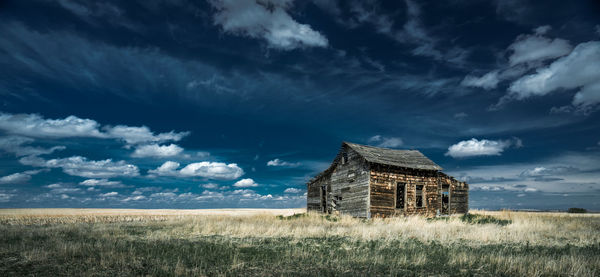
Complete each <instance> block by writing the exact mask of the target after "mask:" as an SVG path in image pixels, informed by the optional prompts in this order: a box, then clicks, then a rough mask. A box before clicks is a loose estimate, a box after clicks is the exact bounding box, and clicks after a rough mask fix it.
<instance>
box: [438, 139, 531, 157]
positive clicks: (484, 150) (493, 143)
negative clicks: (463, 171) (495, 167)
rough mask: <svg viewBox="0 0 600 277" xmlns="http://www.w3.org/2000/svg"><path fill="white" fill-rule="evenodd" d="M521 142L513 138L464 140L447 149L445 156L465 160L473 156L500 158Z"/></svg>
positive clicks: (519, 145)
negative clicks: (503, 153) (505, 151)
mask: <svg viewBox="0 0 600 277" xmlns="http://www.w3.org/2000/svg"><path fill="white" fill-rule="evenodd" d="M521 146H522V143H521V140H520V139H518V138H513V139H510V140H487V139H482V140H478V139H476V138H472V139H470V140H464V141H461V142H459V143H457V144H454V145H452V146H450V147H448V152H446V154H445V155H446V156H451V157H453V158H467V157H475V156H500V155H501V154H502V152H503V151H504V150H505V149H507V148H509V147H517V148H518V147H521Z"/></svg>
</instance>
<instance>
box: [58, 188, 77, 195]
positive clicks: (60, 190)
mask: <svg viewBox="0 0 600 277" xmlns="http://www.w3.org/2000/svg"><path fill="white" fill-rule="evenodd" d="M79 192H81V189H79V188H55V189H52V190H50V193H53V194H65V193H79Z"/></svg>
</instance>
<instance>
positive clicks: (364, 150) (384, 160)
mask: <svg viewBox="0 0 600 277" xmlns="http://www.w3.org/2000/svg"><path fill="white" fill-rule="evenodd" d="M344 144H345V145H347V146H348V147H350V148H352V150H354V151H356V152H357V153H358V154H359V155H361V156H362V157H363V158H365V160H367V161H368V162H371V163H376V164H384V165H392V166H400V167H406V168H413V169H421V170H442V167H440V166H439V165H437V164H436V163H434V162H433V161H432V160H430V159H428V158H427V157H425V155H423V153H421V152H419V151H418V150H397V149H389V148H381V147H374V146H367V145H360V144H356V143H351V142H344Z"/></svg>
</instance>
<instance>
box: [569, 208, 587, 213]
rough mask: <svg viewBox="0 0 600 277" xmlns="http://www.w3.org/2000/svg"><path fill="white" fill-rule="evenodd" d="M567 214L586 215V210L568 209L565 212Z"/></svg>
mask: <svg viewBox="0 0 600 277" xmlns="http://www.w3.org/2000/svg"><path fill="white" fill-rule="evenodd" d="M567 213H570V214H584V213H587V210H586V209H584V208H569V209H568V210H567Z"/></svg>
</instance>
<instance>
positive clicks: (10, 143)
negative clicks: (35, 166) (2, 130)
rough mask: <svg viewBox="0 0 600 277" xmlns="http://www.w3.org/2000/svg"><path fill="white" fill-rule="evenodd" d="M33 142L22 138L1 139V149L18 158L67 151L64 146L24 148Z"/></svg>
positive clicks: (30, 139) (9, 137)
mask: <svg viewBox="0 0 600 277" xmlns="http://www.w3.org/2000/svg"><path fill="white" fill-rule="evenodd" d="M33 141H34V140H33V139H32V138H27V137H20V136H8V137H0V149H1V150H4V151H5V152H8V153H14V154H15V155H16V156H17V157H21V156H30V155H31V156H39V155H44V154H51V153H52V152H54V151H58V150H64V149H65V147H64V146H54V147H51V148H41V147H32V146H23V145H24V144H30V143H32V142H33Z"/></svg>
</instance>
